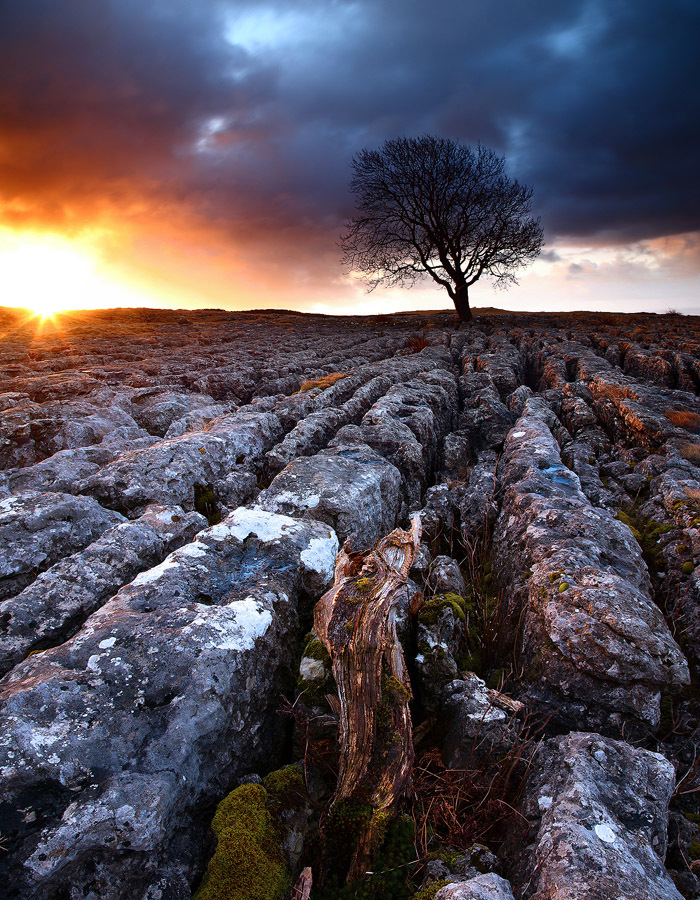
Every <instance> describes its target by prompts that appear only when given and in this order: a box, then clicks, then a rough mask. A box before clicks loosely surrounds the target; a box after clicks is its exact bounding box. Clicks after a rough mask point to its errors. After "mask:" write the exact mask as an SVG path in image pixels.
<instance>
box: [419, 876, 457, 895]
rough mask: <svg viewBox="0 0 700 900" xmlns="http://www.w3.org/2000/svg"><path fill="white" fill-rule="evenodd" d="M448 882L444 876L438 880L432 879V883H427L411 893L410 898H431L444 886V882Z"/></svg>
mask: <svg viewBox="0 0 700 900" xmlns="http://www.w3.org/2000/svg"><path fill="white" fill-rule="evenodd" d="M449 883H450V882H449V881H448V880H447V879H446V878H441V879H440V881H434V882H433V883H432V884H429V885H427V886H426V887H424V888H421V889H420V890H419V891H418V892H417V893H415V894H414V895H413V898H412V900H433V897H434V896H435V894H437V892H438V891H439V890H440V888H444V887H445V885H446V884H449Z"/></svg>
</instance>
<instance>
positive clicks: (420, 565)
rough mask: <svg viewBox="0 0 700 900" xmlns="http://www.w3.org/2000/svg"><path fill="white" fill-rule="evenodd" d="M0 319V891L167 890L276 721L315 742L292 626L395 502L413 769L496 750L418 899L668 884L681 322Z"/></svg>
mask: <svg viewBox="0 0 700 900" xmlns="http://www.w3.org/2000/svg"><path fill="white" fill-rule="evenodd" d="M0 324H1V325H2V330H3V333H4V335H5V337H4V339H3V342H2V345H1V346H0V359H1V361H2V366H0V460H1V464H2V470H1V471H0V536H1V537H2V552H0V676H1V679H0V784H1V786H2V788H1V790H0V835H1V836H2V837H1V840H2V845H3V847H4V848H5V849H4V851H0V876H1V877H2V879H3V885H4V891H5V895H6V896H7V897H8V900H50V898H60V900H64V898H65V900H98V898H100V900H117V898H122V897H126V896H128V897H129V898H133V900H189V898H190V897H191V896H193V892H196V890H197V885H198V884H199V881H200V879H201V876H202V873H203V871H204V867H205V865H206V862H207V858H208V857H209V856H210V855H211V851H212V848H213V844H214V839H213V837H212V836H211V835H210V833H209V831H208V825H209V823H210V822H211V819H212V815H213V812H214V809H215V807H216V805H217V804H218V803H219V802H220V801H221V800H222V798H223V797H225V796H226V795H227V794H228V792H229V791H231V789H232V788H234V787H236V786H237V785H239V784H241V783H242V781H244V780H245V779H248V782H250V780H251V779H252V783H258V782H259V778H258V776H264V775H266V774H267V773H268V772H270V770H272V769H275V768H276V767H278V766H279V765H281V764H283V763H285V762H288V761H289V760H290V756H291V757H292V758H294V753H295V752H296V751H295V750H294V747H293V746H291V745H294V746H296V744H295V742H297V743H298V723H295V724H294V737H290V734H291V731H292V726H291V725H290V724H289V722H288V720H287V719H285V718H283V716H282V715H281V712H280V710H281V707H282V706H283V705H284V703H285V702H287V701H289V702H295V697H296V698H297V699H298V698H299V692H300V691H301V700H300V701H299V702H300V703H301V704H302V705H303V704H304V703H307V704H308V706H309V709H311V710H312V711H313V715H314V716H315V718H314V720H313V722H314V725H313V728H315V729H316V730H315V731H314V730H313V728H312V730H311V731H310V732H309V733H310V734H312V735H314V734H315V735H318V736H319V740H321V739H323V740H327V739H328V736H329V735H330V736H331V738H332V736H333V734H334V728H335V727H336V724H337V714H336V711H335V710H334V707H333V703H332V697H331V701H330V702H329V701H328V696H329V695H332V692H333V690H334V683H333V680H332V677H331V675H330V670H329V667H328V664H327V661H326V660H324V659H323V658H322V655H320V654H319V651H318V647H317V646H316V645H317V644H318V641H314V635H313V633H311V634H310V636H309V634H307V633H308V632H309V629H310V627H311V622H312V612H313V607H314V604H315V603H316V602H317V601H318V599H319V598H320V596H321V595H322V593H323V592H324V590H326V588H327V587H328V585H329V584H330V583H331V582H332V579H333V569H334V563H335V557H336V553H337V551H338V548H339V547H340V546H342V545H343V544H345V546H346V548H347V549H348V550H349V551H350V552H352V551H353V550H364V549H367V548H369V547H371V546H372V545H373V544H374V543H375V542H376V541H377V540H378V539H379V538H381V537H382V536H384V535H386V534H387V533H388V532H390V531H391V530H392V529H393V528H394V527H396V526H400V527H406V526H407V525H408V523H409V516H410V515H411V514H413V513H416V512H418V513H419V514H420V519H421V522H422V526H423V543H422V545H421V548H420V551H419V553H418V556H417V558H416V561H415V563H414V567H413V569H412V571H411V580H410V581H409V585H408V588H407V592H406V597H405V602H404V601H402V603H401V604H400V609H399V610H398V613H397V615H398V617H399V620H400V621H398V623H397V624H398V633H399V636H400V640H401V642H402V645H403V648H404V654H405V655H406V660H407V665H408V668H409V671H410V673H411V678H412V690H413V694H414V698H413V701H412V716H413V724H414V742H415V743H416V747H417V758H422V757H421V754H422V753H423V751H424V749H427V752H428V756H427V757H426V758H429V759H430V760H433V761H435V760H436V759H438V758H439V760H440V765H441V766H442V767H443V768H442V769H440V771H441V772H443V771H446V772H451V771H454V772H458V771H461V770H462V769H465V768H469V767H477V768H478V767H479V766H480V767H482V768H483V767H488V766H489V765H492V763H493V761H494V760H497V761H498V760H500V759H501V758H505V759H510V758H511V755H512V758H513V759H515V757H516V756H517V758H518V760H525V759H527V760H528V764H527V766H524V768H523V772H522V773H521V770H520V768H519V767H518V766H519V762H518V763H517V764H515V763H514V765H513V769H512V775H511V776H509V779H507V781H508V790H510V793H508V794H504V795H503V797H502V802H501V801H499V803H500V806H494V807H493V809H494V810H496V809H498V811H499V814H500V812H502V811H503V810H504V809H506V808H508V809H509V810H510V815H511V819H509V820H504V821H507V822H508V823H509V824H508V825H507V826H505V827H502V829H501V832H498V831H497V830H495V826H494V830H491V831H489V830H488V828H487V831H486V837H485V838H483V840H484V841H485V842H486V843H489V847H490V849H486V848H482V850H479V851H478V853H477V852H476V851H474V850H473V848H475V847H481V846H482V845H481V844H478V842H477V843H475V841H477V839H479V840H481V839H482V838H481V837H480V834H481V832H479V834H476V833H475V834H472V832H470V831H469V830H468V828H467V827H466V826H465V828H466V830H465V831H464V835H466V837H464V841H463V844H458V845H456V846H454V847H450V848H448V850H449V851H450V853H451V854H452V855H451V856H450V853H447V855H445V853H443V857H444V859H447V861H448V862H449V863H450V865H448V864H447V862H445V861H444V859H443V857H440V856H439V854H438V855H437V856H435V857H434V858H432V859H431V860H430V861H429V862H428V863H427V864H426V866H427V867H426V871H429V873H432V875H430V878H431V879H432V881H433V882H434V881H435V880H438V881H439V880H443V881H445V883H444V884H441V885H440V887H439V890H437V892H436V894H435V896H436V897H437V898H439V900H448V898H454V900H457V898H465V900H466V898H474V900H491V898H493V900H502V898H511V897H514V898H515V900H544V898H548V900H559V898H561V900H564V898H567V900H574V898H581V900H583V898H586V900H588V898H590V900H594V898H595V900H608V898H609V900H617V898H625V900H626V898H629V900H632V898H634V900H637V898H639V900H646V898H652V897H654V898H664V900H666V898H668V900H678V898H679V897H686V898H695V897H700V882H699V881H698V879H697V878H696V873H697V865H694V863H696V861H697V860H698V858H699V857H700V829H699V828H698V822H700V799H698V798H700V780H699V779H698V775H697V771H698V766H697V765H696V763H695V761H696V759H697V758H698V756H700V738H698V726H699V724H700V700H699V699H698V698H699V697H700V692H699V691H698V685H699V684H700V682H699V681H698V678H700V649H699V648H700V574H699V573H700V569H698V568H697V567H698V566H700V362H699V360H700V323H699V322H698V321H697V320H695V319H693V318H690V317H680V316H674V315H668V316H646V315H637V316H622V315H612V314H611V315H605V314H571V315H554V314H528V313H522V314H509V313H502V314H501V313H492V314H489V315H479V316H476V317H475V319H474V323H473V325H472V326H471V327H469V328H464V327H461V328H457V327H456V325H457V323H456V321H455V319H454V315H453V314H452V313H442V312H436V313H406V314H399V315H392V316H376V317H324V316H313V315H303V314H297V313H290V312H284V311H282V312H274V311H263V312H255V311H254V312H245V313H227V312H222V311H216V310H205V311H200V312H190V311H168V310H107V311H100V312H88V313H80V314H78V313H73V314H71V313H66V314H64V315H62V316H61V317H60V319H59V320H57V324H55V325H52V324H51V323H45V324H44V325H43V326H42V327H41V330H37V329H38V326H37V325H36V320H27V319H26V318H24V314H21V313H20V312H18V311H13V310H0ZM304 635H307V636H306V637H304ZM285 698H286V699H285ZM304 698H306V699H304ZM528 729H530V730H529V731H528ZM526 735H532V739H530V737H526ZM538 742H541V746H539V744H538ZM290 746H291V749H290ZM538 747H539V749H537V748H538ZM525 750H527V753H526V752H525ZM430 754H432V756H431V755H430ZM528 754H529V755H528ZM296 761H297V762H300V759H299V757H298V756H297V757H296ZM426 765H427V763H426ZM301 768H302V769H304V767H303V766H302V767H301ZM312 769H313V766H312V765H309V767H308V771H309V772H310V773H311V774H310V775H309V778H310V779H312V778H316V781H315V782H314V783H313V784H311V782H310V783H309V785H307V787H308V789H309V791H310V793H313V792H315V793H314V796H316V797H317V799H318V798H324V797H325V796H328V794H329V791H332V785H330V786H329V785H326V786H325V787H324V785H323V783H322V782H323V779H322V778H321V777H320V776H318V774H316V775H313V772H312ZM484 771H485V769H484ZM255 779H258V781H256V780H255ZM417 780H420V779H419V776H417ZM473 780H474V781H475V782H476V781H478V771H475V774H474V779H473ZM248 782H245V783H248ZM494 783H495V782H494ZM499 783H500V782H499ZM324 791H325V793H324ZM487 799H488V798H487ZM319 802H321V801H319ZM406 802H407V803H408V802H409V800H408V799H407V800H406ZM486 802H487V801H486V800H484V801H483V803H482V808H486V806H485V804H486ZM494 802H495V801H494ZM312 806H313V804H311V805H309V806H308V810H311V808H312ZM305 808H306V807H305ZM309 814H310V813H309ZM460 815H462V816H464V815H466V813H464V812H460ZM669 816H670V821H671V823H672V826H673V827H671V828H669V826H668V822H669ZM491 818H492V819H495V818H496V817H495V816H491ZM475 821H476V819H475ZM462 824H463V823H462ZM455 827H456V826H455ZM489 827H490V826H489ZM499 827H500V826H499ZM305 829H306V824H305V823H301V824H300V825H299V829H298V840H297V839H296V838H295V840H297V843H298V846H296V844H295V854H294V865H298V866H302V865H305V864H306V863H305V856H304V853H305V852H306V851H305V850H304V846H303V845H304V834H305ZM295 834H296V832H295ZM464 835H463V836H464ZM467 839H468V840H469V841H471V843H469V844H468V845H467V844H466V843H464V842H466V841H467ZM468 847H470V848H471V850H470V853H472V856H473V857H474V859H476V858H477V856H479V854H481V856H483V858H485V859H487V860H490V862H489V863H488V865H485V866H482V868H486V869H487V871H479V870H477V869H475V868H474V867H473V865H472V864H469V865H467V863H464V864H463V865H462V863H459V861H458V862H457V863H455V862H454V858H456V857H455V854H456V855H457V857H459V859H462V857H461V856H459V853H457V851H459V852H460V853H463V852H466V850H467V849H468ZM443 849H444V848H443ZM453 851H454V852H453ZM472 851H473V852H472ZM482 851H483V852H482ZM491 851H493V852H491ZM309 852H310V851H309ZM474 853H476V855H474ZM467 856H468V854H467ZM466 858H467V857H466V856H465V857H464V859H466ZM469 858H471V857H469ZM460 866H461V868H460ZM496 869H497V871H496ZM421 872H422V870H421ZM289 874H290V876H294V878H296V877H297V876H298V874H299V873H298V871H295V872H290V873H289ZM417 877H418V881H420V878H422V877H423V874H420V875H419V876H417ZM316 889H317V888H314V890H316ZM313 896H314V894H313V892H312V897H313Z"/></svg>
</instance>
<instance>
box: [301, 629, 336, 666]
mask: <svg viewBox="0 0 700 900" xmlns="http://www.w3.org/2000/svg"><path fill="white" fill-rule="evenodd" d="M302 656H306V657H307V658H308V659H317V660H319V661H320V662H322V663H330V661H331V658H330V656H329V655H328V651H327V650H326V648H325V647H324V646H323V644H322V642H321V641H319V639H318V638H317V637H316V636H315V635H314V634H313V633H312V635H311V637H310V638H309V639H308V640H307V642H306V644H305V646H304V652H303V653H302Z"/></svg>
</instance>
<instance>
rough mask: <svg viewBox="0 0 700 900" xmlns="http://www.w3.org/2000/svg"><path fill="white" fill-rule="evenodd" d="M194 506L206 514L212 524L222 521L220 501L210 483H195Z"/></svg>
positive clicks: (203, 514) (201, 513) (199, 511)
mask: <svg viewBox="0 0 700 900" xmlns="http://www.w3.org/2000/svg"><path fill="white" fill-rule="evenodd" d="M194 508H195V510H196V511H197V512H198V513H199V514H200V515H202V516H204V517H205V518H206V520H207V522H208V523H209V524H210V525H218V524H219V522H220V521H221V510H220V509H219V501H218V499H217V497H216V494H215V493H214V488H213V487H212V486H211V485H210V484H200V482H199V481H195V483H194Z"/></svg>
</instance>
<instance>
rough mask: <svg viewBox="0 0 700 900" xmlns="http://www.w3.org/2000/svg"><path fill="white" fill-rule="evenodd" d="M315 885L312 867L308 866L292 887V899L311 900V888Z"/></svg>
mask: <svg viewBox="0 0 700 900" xmlns="http://www.w3.org/2000/svg"><path fill="white" fill-rule="evenodd" d="M312 886H313V877H312V873H311V868H310V867H309V866H307V867H306V868H305V869H304V870H303V871H302V873H301V875H300V876H299V879H298V881H297V883H296V884H295V885H294V887H293V888H292V896H291V900H309V897H310V896H311V888H312Z"/></svg>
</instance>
